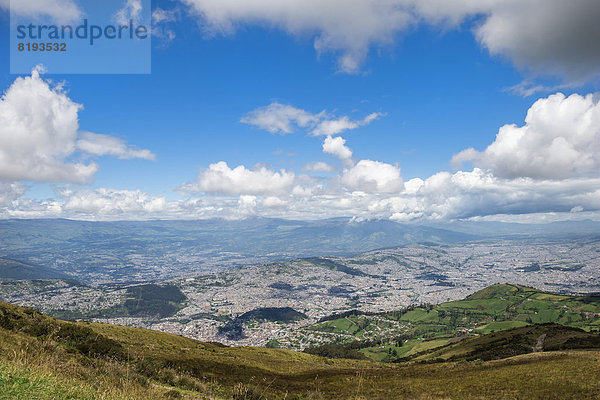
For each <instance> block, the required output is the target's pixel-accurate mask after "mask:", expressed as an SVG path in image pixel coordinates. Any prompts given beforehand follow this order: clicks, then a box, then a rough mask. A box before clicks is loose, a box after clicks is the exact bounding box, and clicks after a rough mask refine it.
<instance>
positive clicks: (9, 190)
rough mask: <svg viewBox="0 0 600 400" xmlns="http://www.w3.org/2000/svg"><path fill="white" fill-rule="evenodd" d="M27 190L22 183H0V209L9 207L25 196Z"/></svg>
mask: <svg viewBox="0 0 600 400" xmlns="http://www.w3.org/2000/svg"><path fill="white" fill-rule="evenodd" d="M25 191H26V188H25V187H24V186H23V185H21V184H20V183H16V182H12V183H8V182H0V207H2V206H9V205H11V204H12V202H13V201H15V200H17V199H18V198H20V197H21V196H23V194H25Z"/></svg>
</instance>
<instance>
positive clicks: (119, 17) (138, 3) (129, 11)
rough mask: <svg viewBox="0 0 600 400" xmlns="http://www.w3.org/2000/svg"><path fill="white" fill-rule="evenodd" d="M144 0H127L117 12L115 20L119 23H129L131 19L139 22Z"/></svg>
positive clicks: (135, 22) (136, 22)
mask: <svg viewBox="0 0 600 400" xmlns="http://www.w3.org/2000/svg"><path fill="white" fill-rule="evenodd" d="M142 9H143V7H142V0H125V2H124V3H123V7H122V8H120V9H119V10H117V12H116V13H115V17H114V19H115V21H117V23H118V24H119V25H129V21H130V20H131V21H133V23H134V24H139V22H140V18H141V14H142Z"/></svg>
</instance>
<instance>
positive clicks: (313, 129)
mask: <svg viewBox="0 0 600 400" xmlns="http://www.w3.org/2000/svg"><path fill="white" fill-rule="evenodd" d="M384 115H385V114H383V113H371V114H369V115H367V116H366V117H365V118H363V119H361V120H351V119H350V117H348V116H342V117H339V118H335V117H332V116H331V115H329V114H328V113H327V112H326V111H325V110H323V111H321V112H319V113H317V114H312V113H310V112H308V111H305V110H302V109H300V108H296V107H293V106H290V105H286V104H280V103H277V102H275V103H271V104H269V105H268V106H265V107H260V108H257V109H256V110H253V111H251V112H249V113H248V114H246V115H245V116H244V117H243V118H242V119H241V122H243V123H245V124H248V125H253V126H256V127H258V128H261V129H264V130H266V131H268V132H270V133H278V134H281V135H287V134H290V133H292V132H294V131H295V130H296V129H298V128H304V129H306V130H308V131H309V133H310V134H311V135H312V136H321V135H323V136H330V135H336V134H338V133H341V132H343V131H346V130H352V129H356V128H358V127H361V126H365V125H368V124H370V123H371V122H373V121H375V120H376V119H379V118H381V117H382V116H384Z"/></svg>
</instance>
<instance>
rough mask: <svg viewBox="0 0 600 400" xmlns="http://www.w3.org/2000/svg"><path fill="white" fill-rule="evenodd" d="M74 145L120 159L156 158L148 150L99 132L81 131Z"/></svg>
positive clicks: (81, 149)
mask: <svg viewBox="0 0 600 400" xmlns="http://www.w3.org/2000/svg"><path fill="white" fill-rule="evenodd" d="M76 147H77V149H78V150H80V151H83V152H86V153H88V154H93V155H98V156H102V155H111V156H115V157H118V158H121V159H130V158H143V159H146V160H152V161H154V160H155V159H156V155H155V154H154V153H152V152H151V151H150V150H146V149H137V148H135V147H130V146H127V143H126V142H125V141H124V140H122V139H119V138H116V137H114V136H110V135H102V134H99V133H92V132H81V133H80V135H79V139H78V140H77V143H76Z"/></svg>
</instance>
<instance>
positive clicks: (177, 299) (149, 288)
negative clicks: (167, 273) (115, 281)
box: [123, 284, 186, 318]
mask: <svg viewBox="0 0 600 400" xmlns="http://www.w3.org/2000/svg"><path fill="white" fill-rule="evenodd" d="M126 296H127V299H126V300H125V303H124V304H123V306H124V307H125V309H127V313H128V315H130V316H136V317H137V316H141V317H152V316H158V317H159V318H165V317H170V316H172V315H173V314H175V313H176V312H177V311H179V310H180V309H181V305H182V303H183V302H184V301H185V300H186V297H185V295H184V294H183V293H182V292H181V290H179V288H178V287H177V286H175V285H155V284H147V285H139V286H133V287H129V288H127V293H126Z"/></svg>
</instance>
